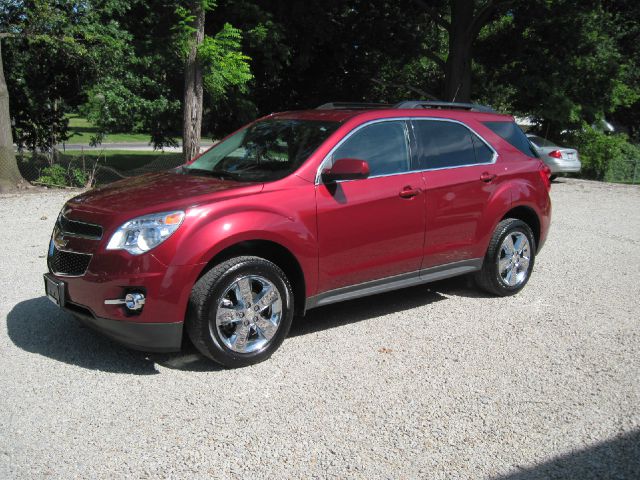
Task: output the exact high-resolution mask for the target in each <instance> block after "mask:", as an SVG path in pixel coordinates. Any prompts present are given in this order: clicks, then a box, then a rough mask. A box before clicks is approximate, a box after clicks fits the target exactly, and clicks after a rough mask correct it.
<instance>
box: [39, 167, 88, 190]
mask: <svg viewBox="0 0 640 480" xmlns="http://www.w3.org/2000/svg"><path fill="white" fill-rule="evenodd" d="M88 181H89V177H88V175H87V172H85V171H84V170H82V169H81V168H76V167H73V166H72V165H71V164H69V165H68V166H67V168H65V167H63V166H62V165H52V166H50V167H45V168H44V169H42V172H41V174H40V176H39V177H38V179H37V180H36V182H37V183H41V184H44V185H48V186H51V187H84V186H86V185H87V182H88Z"/></svg>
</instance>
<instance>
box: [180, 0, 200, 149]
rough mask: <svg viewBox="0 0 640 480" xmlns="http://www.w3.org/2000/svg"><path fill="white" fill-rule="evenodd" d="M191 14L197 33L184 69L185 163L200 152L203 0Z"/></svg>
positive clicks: (193, 6)
mask: <svg viewBox="0 0 640 480" xmlns="http://www.w3.org/2000/svg"><path fill="white" fill-rule="evenodd" d="M191 14H192V15H193V16H194V17H195V20H194V25H193V27H194V28H195V30H196V31H195V33H194V35H193V39H192V42H191V47H190V50H189V55H188V57H187V62H186V65H185V69H184V113H183V118H182V154H183V156H184V160H185V161H189V160H191V159H192V158H193V157H195V156H196V155H197V154H198V153H199V152H200V135H201V130H202V100H203V85H202V68H201V66H200V62H199V61H198V46H199V45H200V44H202V41H203V40H204V17H205V11H204V8H203V5H202V0H192V2H191Z"/></svg>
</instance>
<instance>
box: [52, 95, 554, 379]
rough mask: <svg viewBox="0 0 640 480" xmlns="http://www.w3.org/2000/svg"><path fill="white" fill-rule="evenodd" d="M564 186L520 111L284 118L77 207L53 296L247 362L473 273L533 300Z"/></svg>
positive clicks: (384, 110)
mask: <svg viewBox="0 0 640 480" xmlns="http://www.w3.org/2000/svg"><path fill="white" fill-rule="evenodd" d="M549 187H550V182H549V170H548V168H547V167H545V166H544V164H543V163H542V162H541V161H540V160H539V159H538V158H537V157H536V154H535V152H534V151H533V149H532V147H531V145H530V143H529V141H528V139H527V138H526V136H525V135H524V134H523V133H522V131H521V130H520V129H519V128H518V127H517V126H516V124H515V123H514V120H513V117H511V116H507V115H499V114H496V113H494V112H493V111H492V110H490V109H489V108H487V107H483V106H480V105H474V104H451V103H436V102H403V103H400V104H398V105H366V104H336V103H332V104H326V105H323V106H321V107H319V108H317V109H315V110H305V111H294V112H284V113H276V114H272V115H268V116H267V117H264V118H262V119H260V120H257V121H255V122H253V123H251V124H249V125H247V126H246V127H244V128H242V129H240V130H239V131H237V132H235V133H234V134H232V135H230V136H229V137H227V138H225V139H224V140H223V141H222V142H220V143H218V144H217V145H215V146H214V147H213V148H211V149H209V150H208V151H207V152H205V153H203V154H202V155H200V156H199V157H197V158H196V159H194V160H193V161H192V162H190V163H188V164H186V165H183V166H181V167H178V168H176V169H174V170H170V171H165V172H160V173H152V174H148V175H144V176H140V177H136V178H131V179H127V180H123V181H120V182H117V183H113V184H111V185H109V186H106V187H102V188H97V189H95V190H91V191H88V192H86V193H83V194H81V195H79V196H77V197H75V198H73V199H71V200H70V201H69V202H67V204H66V205H65V206H64V208H63V210H62V212H61V213H60V216H59V218H58V220H57V222H56V226H55V228H54V231H53V235H52V238H51V243H50V247H49V255H48V266H49V271H50V273H48V274H45V288H46V293H47V295H48V296H49V297H50V298H52V299H53V300H54V301H55V302H56V303H57V304H59V305H60V306H61V307H62V308H64V309H65V310H67V311H69V312H70V313H72V314H73V315H75V316H76V317H78V318H79V319H80V320H81V321H83V322H85V323H87V324H89V325H90V326H92V327H94V328H96V329H97V330H99V331H101V332H102V333H104V334H106V335H107V336H109V337H111V338H113V339H115V340H117V341H119V342H121V343H124V344H125V345H128V346H130V347H133V348H137V349H141V350H148V351H175V350H179V349H180V347H181V344H182V341H183V330H184V331H186V333H187V334H188V335H189V337H190V338H191V340H192V342H193V343H194V344H195V346H196V347H197V348H198V350H200V351H201V352H202V353H203V354H204V355H206V356H207V357H209V358H211V359H213V360H215V361H217V362H219V363H221V364H223V365H225V366H229V367H237V366H243V365H249V364H252V363H256V362H259V361H261V360H264V359H265V358H267V357H269V356H270V355H271V354H272V353H273V352H274V351H275V350H276V349H277V348H278V347H279V346H280V344H281V343H282V341H283V340H284V338H285V337H286V335H287V332H288V330H289V327H290V325H291V321H292V319H293V316H294V314H299V315H304V313H305V311H306V310H308V309H311V308H315V307H319V306H321V305H327V304H329V303H333V302H339V301H342V300H348V299H352V298H356V297H362V296H366V295H374V294H376V293H380V292H385V291H388V290H393V289H398V288H403V287H407V286H411V285H416V284H420V283H425V282H431V281H434V280H439V279H443V278H446V277H453V276H456V275H462V274H469V273H473V274H474V275H475V279H476V281H477V283H478V285H479V286H480V287H481V288H483V289H484V290H487V291H489V292H491V293H493V294H496V295H512V294H514V293H516V292H518V291H519V290H520V289H522V288H523V287H524V285H525V284H526V283H527V280H528V279H529V277H530V275H531V271H532V269H533V264H534V258H535V255H536V253H537V252H539V251H540V248H541V247H542V245H543V244H544V241H545V238H546V235H547V231H548V228H549V222H550V214H551V203H550V200H549Z"/></svg>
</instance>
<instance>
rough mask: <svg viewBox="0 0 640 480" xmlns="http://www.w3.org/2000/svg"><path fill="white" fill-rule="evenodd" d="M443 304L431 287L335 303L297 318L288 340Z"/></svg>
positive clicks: (420, 286) (424, 286) (414, 288)
mask: <svg viewBox="0 0 640 480" xmlns="http://www.w3.org/2000/svg"><path fill="white" fill-rule="evenodd" d="M441 300H446V297H445V296H443V295H441V294H440V293H438V292H437V291H436V290H434V289H433V284H431V285H419V286H417V287H411V288H403V289H401V290H395V291H393V292H387V293H380V294H377V295H371V296H369V297H363V298H358V299H356V300H349V301H346V302H339V303H333V304H331V305H327V306H324V307H318V308H314V309H313V310H309V311H308V312H307V314H306V316H304V317H296V318H295V319H294V320H293V325H292V326H291V331H290V332H289V336H290V337H296V336H298V335H307V334H309V333H314V332H318V331H320V330H328V329H330V328H335V327H340V326H343V325H348V324H350V323H356V322H361V321H363V320H368V319H371V318H375V317H379V316H381V315H389V314H391V313H399V312H404V311H405V310H411V309H413V308H417V307H422V306H424V305H429V304H430V303H434V302H439V301H441Z"/></svg>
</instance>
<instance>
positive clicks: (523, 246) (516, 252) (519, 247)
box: [498, 231, 531, 287]
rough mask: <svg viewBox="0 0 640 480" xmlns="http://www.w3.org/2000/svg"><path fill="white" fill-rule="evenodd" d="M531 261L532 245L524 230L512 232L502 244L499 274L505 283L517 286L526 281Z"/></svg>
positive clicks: (499, 256) (499, 257)
mask: <svg viewBox="0 0 640 480" xmlns="http://www.w3.org/2000/svg"><path fill="white" fill-rule="evenodd" d="M530 261H531V245H529V239H528V238H527V236H526V235H525V234H524V233H522V232H517V231H516V232H511V233H509V234H508V235H507V236H506V237H505V239H504V240H503V241H502V245H500V254H499V255H498V275H500V279H501V280H502V281H503V282H504V284H505V285H507V286H509V287H517V286H518V285H520V284H522V283H523V282H525V281H526V279H527V275H528V274H529V263H530Z"/></svg>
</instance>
